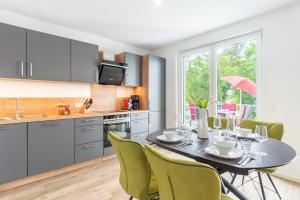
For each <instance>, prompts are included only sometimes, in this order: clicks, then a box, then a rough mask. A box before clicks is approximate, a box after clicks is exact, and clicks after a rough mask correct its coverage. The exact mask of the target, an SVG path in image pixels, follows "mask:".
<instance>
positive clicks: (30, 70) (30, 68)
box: [28, 62, 33, 77]
mask: <svg viewBox="0 0 300 200" xmlns="http://www.w3.org/2000/svg"><path fill="white" fill-rule="evenodd" d="M28 64H29V77H32V75H33V73H32V70H33V66H32V62H29V63H28Z"/></svg>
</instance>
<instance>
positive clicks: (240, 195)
mask: <svg viewBox="0 0 300 200" xmlns="http://www.w3.org/2000/svg"><path fill="white" fill-rule="evenodd" d="M222 180H223V183H224V185H225V186H226V187H227V189H228V190H229V191H230V192H232V194H234V195H235V196H236V197H237V198H239V199H240V200H249V199H248V198H247V197H246V196H245V195H244V194H243V193H241V192H240V191H239V190H238V189H236V188H235V187H233V185H231V184H230V183H229V182H228V181H227V180H226V179H225V178H223V177H222Z"/></svg>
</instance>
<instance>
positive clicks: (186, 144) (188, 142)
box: [173, 140, 193, 147]
mask: <svg viewBox="0 0 300 200" xmlns="http://www.w3.org/2000/svg"><path fill="white" fill-rule="evenodd" d="M191 144H193V140H190V141H187V142H184V143H180V144H176V145H173V147H184V146H188V145H191Z"/></svg>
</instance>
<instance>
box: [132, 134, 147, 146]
mask: <svg viewBox="0 0 300 200" xmlns="http://www.w3.org/2000/svg"><path fill="white" fill-rule="evenodd" d="M147 136H148V132H144V133H139V134H134V135H132V136H131V140H132V141H135V142H138V143H140V144H143V145H145V144H148V141H147V140H146V137H147Z"/></svg>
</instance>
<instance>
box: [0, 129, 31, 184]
mask: <svg viewBox="0 0 300 200" xmlns="http://www.w3.org/2000/svg"><path fill="white" fill-rule="evenodd" d="M26 176H27V124H11V125H0V184H1V183H6V182H9V181H13V180H16V179H19V178H23V177H26Z"/></svg>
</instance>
